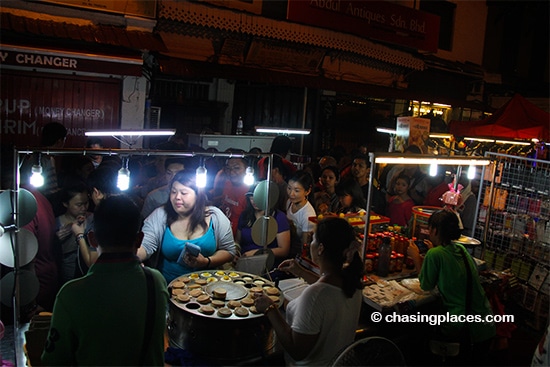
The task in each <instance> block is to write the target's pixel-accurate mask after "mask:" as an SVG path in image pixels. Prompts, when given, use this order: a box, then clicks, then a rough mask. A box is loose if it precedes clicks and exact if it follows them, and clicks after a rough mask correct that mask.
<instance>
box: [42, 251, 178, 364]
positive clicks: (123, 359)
mask: <svg viewBox="0 0 550 367" xmlns="http://www.w3.org/2000/svg"><path fill="white" fill-rule="evenodd" d="M150 271H151V274H152V276H153V280H154V281H153V284H154V294H155V297H149V299H150V300H152V301H154V302H155V313H154V315H149V314H147V285H146V278H145V273H144V270H143V268H142V267H141V265H140V263H139V261H138V260H137V258H136V257H135V255H134V254H132V253H112V254H111V253H105V254H102V255H101V256H100V257H99V259H98V261H97V262H96V263H95V264H94V265H93V266H92V267H91V268H90V271H89V272H88V274H87V275H86V276H84V277H82V278H79V279H75V280H73V281H70V282H68V283H67V284H66V285H65V286H64V287H63V288H62V289H61V290H60V292H59V294H58V296H57V299H56V303H55V306H54V315H53V318H52V324H51V330H50V334H49V337H48V341H47V343H46V347H45V349H44V353H43V355H42V360H43V361H44V362H45V363H46V364H48V365H69V364H70V365H111V366H113V365H117V366H118V365H132V366H136V365H157V366H159V365H163V364H164V339H163V336H164V329H165V325H166V320H165V315H166V304H167V300H168V291H167V288H166V282H165V280H164V277H163V276H162V275H161V274H160V273H159V272H158V271H156V270H152V269H151V270H150ZM151 317H152V318H154V319H153V322H152V332H151V334H150V341H149V342H148V343H147V347H148V349H147V351H146V353H145V354H144V357H143V358H142V355H141V350H142V349H143V348H142V345H143V343H144V341H143V339H144V335H145V324H146V320H147V318H151Z"/></svg>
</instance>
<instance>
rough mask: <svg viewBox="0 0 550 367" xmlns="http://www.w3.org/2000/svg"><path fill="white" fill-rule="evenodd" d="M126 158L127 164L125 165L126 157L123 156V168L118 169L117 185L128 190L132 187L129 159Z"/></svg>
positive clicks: (121, 189)
mask: <svg viewBox="0 0 550 367" xmlns="http://www.w3.org/2000/svg"><path fill="white" fill-rule="evenodd" d="M129 160H130V158H127V159H126V165H124V158H122V168H121V169H119V170H118V179H117V184H116V185H117V187H118V188H119V190H120V191H126V190H128V188H129V187H130V170H129V169H128V161H129Z"/></svg>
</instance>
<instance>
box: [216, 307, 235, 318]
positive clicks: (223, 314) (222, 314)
mask: <svg viewBox="0 0 550 367" xmlns="http://www.w3.org/2000/svg"><path fill="white" fill-rule="evenodd" d="M231 315H233V312H231V310H230V309H229V308H227V307H224V308H220V309H219V310H218V316H219V317H229V316H231Z"/></svg>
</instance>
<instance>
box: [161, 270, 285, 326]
mask: <svg viewBox="0 0 550 367" xmlns="http://www.w3.org/2000/svg"><path fill="white" fill-rule="evenodd" d="M219 288H222V289H224V290H225V292H226V296H225V299H219V298H218V299H217V298H216V297H215V295H214V291H215V290H217V289H219ZM259 289H261V290H262V292H263V293H264V294H266V295H268V296H270V297H271V298H272V299H273V300H274V301H275V304H276V305H277V306H278V307H280V306H281V305H282V304H283V302H284V296H283V292H281V291H280V289H279V288H277V287H276V286H275V284H274V283H273V282H271V281H270V280H268V279H266V278H263V277H260V276H258V275H254V274H250V273H245V272H240V271H225V270H209V271H197V272H193V273H188V274H184V275H182V276H180V277H178V278H176V279H174V280H173V281H172V282H170V284H169V285H168V290H169V291H170V302H171V303H172V304H173V305H174V306H176V307H177V308H179V309H181V310H183V311H186V312H189V313H191V314H194V315H197V316H201V317H207V318H212V319H221V320H243V319H251V318H256V317H261V316H263V314H260V313H258V312H257V311H256V310H255V307H254V306H253V304H250V299H252V300H253V299H254V297H255V294H253V293H256V292H258V290H259ZM180 295H183V296H180ZM247 301H248V303H247ZM237 302H238V303H239V304H240V305H239V306H238V307H242V308H244V309H245V310H246V311H244V310H239V311H243V312H244V314H246V315H245V316H241V315H237V314H238V312H236V310H237V307H235V306H236V304H237ZM243 303H244V304H243ZM203 306H209V307H211V308H212V309H213V310H214V312H213V313H212V314H209V313H205V312H204V307H203ZM222 308H227V309H229V310H231V315H228V314H226V315H223V316H222V315H221V313H220V312H218V311H219V310H220V309H222ZM226 312H227V310H226Z"/></svg>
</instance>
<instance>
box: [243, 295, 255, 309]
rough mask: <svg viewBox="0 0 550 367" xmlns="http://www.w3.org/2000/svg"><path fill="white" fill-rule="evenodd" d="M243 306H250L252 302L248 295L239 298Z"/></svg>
mask: <svg viewBox="0 0 550 367" xmlns="http://www.w3.org/2000/svg"><path fill="white" fill-rule="evenodd" d="M241 303H242V305H243V306H246V307H250V306H252V305H253V304H254V300H253V299H252V298H250V297H246V298H243V299H242V300H241Z"/></svg>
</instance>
